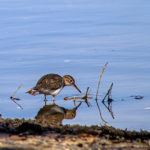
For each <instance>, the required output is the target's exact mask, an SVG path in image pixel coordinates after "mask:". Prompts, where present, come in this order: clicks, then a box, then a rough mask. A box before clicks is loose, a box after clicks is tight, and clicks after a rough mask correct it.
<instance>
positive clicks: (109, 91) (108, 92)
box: [102, 83, 113, 102]
mask: <svg viewBox="0 0 150 150" xmlns="http://www.w3.org/2000/svg"><path fill="white" fill-rule="evenodd" d="M112 87H113V83H112V84H111V86H110V88H109V90H108V91H107V93H106V95H105V96H104V98H103V100H102V102H104V101H105V98H106V97H107V96H108V97H109V96H110V93H111V90H112Z"/></svg>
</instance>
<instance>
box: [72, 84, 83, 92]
mask: <svg viewBox="0 0 150 150" xmlns="http://www.w3.org/2000/svg"><path fill="white" fill-rule="evenodd" d="M72 86H73V87H74V88H76V89H77V90H78V91H79V92H80V93H81V91H80V89H79V88H78V87H77V86H76V85H75V84H73V85H72Z"/></svg>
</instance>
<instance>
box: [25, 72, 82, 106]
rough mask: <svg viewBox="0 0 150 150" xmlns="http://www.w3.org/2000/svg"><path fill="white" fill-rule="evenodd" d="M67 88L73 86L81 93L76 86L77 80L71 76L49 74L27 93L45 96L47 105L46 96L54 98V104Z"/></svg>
mask: <svg viewBox="0 0 150 150" xmlns="http://www.w3.org/2000/svg"><path fill="white" fill-rule="evenodd" d="M65 86H73V87H74V88H76V89H77V90H78V91H79V92H80V93H81V91H80V89H79V88H78V87H77V86H76V84H75V80H74V78H73V77H72V76H70V75H65V76H63V77H61V76H60V75H58V74H47V75H44V76H42V77H41V78H40V79H39V80H38V82H37V84H36V86H35V87H33V88H31V90H29V91H28V92H27V93H29V94H33V95H37V94H44V96H45V100H44V101H45V104H46V101H47V99H46V96H47V95H52V96H53V99H52V101H53V103H54V97H55V96H56V95H57V94H58V93H59V92H60V91H61V90H62V89H63V87H65Z"/></svg>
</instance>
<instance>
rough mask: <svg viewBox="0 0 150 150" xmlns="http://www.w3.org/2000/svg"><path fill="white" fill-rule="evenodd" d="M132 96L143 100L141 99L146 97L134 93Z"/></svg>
mask: <svg viewBox="0 0 150 150" xmlns="http://www.w3.org/2000/svg"><path fill="white" fill-rule="evenodd" d="M131 97H133V98H134V99H136V100H141V99H143V98H144V96H141V95H133V96H131Z"/></svg>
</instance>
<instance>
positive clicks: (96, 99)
mask: <svg viewBox="0 0 150 150" xmlns="http://www.w3.org/2000/svg"><path fill="white" fill-rule="evenodd" d="M107 64H108V62H106V64H105V65H104V67H103V69H102V71H101V74H100V77H99V82H98V87H97V92H96V100H97V96H98V91H99V86H100V82H101V78H102V75H103V72H104V70H105V69H106V67H107Z"/></svg>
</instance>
